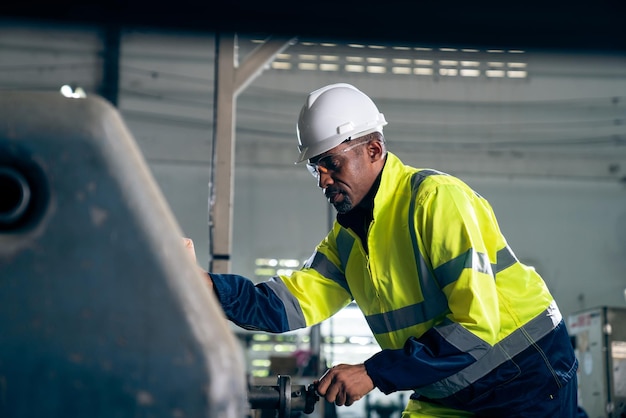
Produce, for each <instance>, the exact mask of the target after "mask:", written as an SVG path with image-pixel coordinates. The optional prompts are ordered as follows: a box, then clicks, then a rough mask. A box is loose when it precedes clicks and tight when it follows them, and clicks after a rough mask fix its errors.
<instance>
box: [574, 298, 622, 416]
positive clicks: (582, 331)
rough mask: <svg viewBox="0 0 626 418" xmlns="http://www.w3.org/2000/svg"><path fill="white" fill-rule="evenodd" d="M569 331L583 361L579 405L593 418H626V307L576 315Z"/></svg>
mask: <svg viewBox="0 0 626 418" xmlns="http://www.w3.org/2000/svg"><path fill="white" fill-rule="evenodd" d="M568 330H569V333H570V335H571V336H572V343H573V345H574V348H575V351H576V357H577V358H578V361H579V367H578V399H579V405H580V406H581V407H582V408H583V409H584V410H585V412H586V413H587V415H589V418H622V417H626V308H611V307H599V308H594V309H589V310H585V311H580V312H576V313H574V314H572V315H570V316H569V319H568Z"/></svg>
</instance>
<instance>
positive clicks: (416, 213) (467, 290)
mask: <svg viewBox="0 0 626 418" xmlns="http://www.w3.org/2000/svg"><path fill="white" fill-rule="evenodd" d="M343 216H344V217H346V216H347V217H349V216H350V213H348V214H346V215H343ZM342 223H343V225H342ZM345 225H346V222H342V217H341V216H339V217H338V220H337V221H336V222H335V223H334V226H333V228H332V230H331V231H330V232H329V234H328V235H327V236H326V237H325V239H324V240H323V241H322V242H321V243H320V244H319V245H318V246H317V248H316V251H315V253H314V254H313V255H312V256H311V258H310V259H309V260H308V261H307V262H306V263H305V265H304V267H303V268H302V269H301V270H299V271H297V272H295V273H293V274H292V275H291V276H280V277H276V278H274V279H272V280H270V281H269V282H266V283H263V284H260V285H257V286H255V289H254V291H252V290H251V289H249V286H250V284H249V283H248V284H247V286H246V285H244V283H243V282H241V280H242V278H239V279H236V278H234V277H233V275H224V276H228V277H217V278H216V277H214V282H215V283H216V290H217V293H218V297H219V298H220V300H221V301H222V304H223V306H224V308H225V311H226V313H227V315H228V316H229V318H230V319H231V320H233V321H234V322H236V323H238V324H240V325H242V326H244V327H247V328H252V329H265V330H268V331H273V332H282V331H286V330H290V329H296V328H300V327H304V326H310V325H313V324H317V323H319V322H321V321H323V320H325V319H327V318H329V317H331V316H332V315H333V314H335V313H336V312H338V311H339V310H340V309H342V308H343V307H345V306H346V305H348V304H349V303H350V302H351V301H353V300H354V301H355V302H356V304H357V305H358V307H359V308H360V309H361V310H362V312H363V313H364V315H365V318H366V320H367V322H368V324H369V326H370V328H371V330H372V332H373V334H374V336H375V338H376V340H377V342H378V343H379V344H380V346H381V348H382V349H383V350H382V351H381V352H380V353H377V354H376V355H374V356H373V357H372V358H370V359H369V360H367V361H366V362H365V365H366V368H367V371H368V374H369V375H370V377H371V378H372V380H373V381H374V383H375V385H376V386H377V387H378V388H379V389H380V390H381V391H383V392H385V393H390V392H393V391H397V390H408V389H412V390H415V392H416V397H421V398H426V399H428V400H436V401H437V402H440V403H442V404H445V405H448V406H451V407H456V408H459V409H464V410H470V411H474V412H485V411H491V412H492V413H493V409H489V408H492V405H494V400H493V399H494V398H495V399H498V401H497V402H496V404H497V405H499V407H502V405H505V406H504V408H505V409H503V411H505V410H510V408H523V407H524V406H525V405H527V402H529V401H531V400H533V399H534V397H536V396H544V395H545V396H550V395H551V394H552V393H555V392H556V391H558V389H559V388H560V387H561V386H562V385H564V384H565V383H566V382H567V381H569V380H570V379H571V378H572V376H574V375H575V370H576V360H575V357H574V353H573V350H572V347H571V344H570V341H569V337H568V335H567V331H566V329H565V325H564V323H563V321H562V318H561V314H560V312H559V310H558V307H557V305H556V303H555V301H554V299H553V297H552V296H551V294H550V292H549V291H548V289H547V287H546V285H545V283H544V281H543V280H542V278H541V277H540V276H539V274H538V273H537V272H536V271H535V270H534V269H533V268H532V267H529V266H526V265H524V264H523V263H521V262H520V261H519V260H518V259H517V258H516V257H515V255H514V253H513V251H512V250H511V249H510V248H509V246H508V245H507V242H506V240H505V238H504V236H503V235H502V233H501V231H500V228H499V226H498V223H497V221H496V217H495V215H494V213H493V210H492V208H491V206H490V205H489V203H488V202H487V201H486V200H485V199H484V198H483V197H481V196H480V195H479V194H477V193H476V192H474V191H473V190H472V189H471V188H470V187H469V186H468V185H466V184H465V183H464V182H462V181H461V180H459V179H458V178H455V177H453V176H450V175H447V174H445V173H441V172H438V171H435V170H420V169H416V168H413V167H409V166H406V165H404V164H403V163H402V162H401V161H400V160H399V159H398V158H397V157H396V156H395V155H394V154H392V153H388V154H387V160H386V163H385V167H384V169H383V171H382V175H381V177H380V184H379V187H378V190H377V192H376V195H375V197H374V209H373V221H371V222H370V224H369V226H368V228H367V245H366V246H364V245H363V243H362V242H361V239H360V238H359V237H358V236H357V234H356V233H355V232H354V231H353V230H352V229H351V228H347V227H345ZM366 248H367V251H366ZM235 283H236V284H235ZM246 289H247V290H246ZM252 294H254V296H253V295H252ZM259 295H262V297H260V296H259ZM235 297H239V298H242V297H243V298H244V299H247V300H252V299H254V300H255V301H254V302H253V303H252V306H255V308H254V309H251V310H248V311H247V312H245V313H243V312H241V311H240V310H239V311H238V310H237V309H235V308H233V307H234V306H235V305H233V303H235V299H234V298H235ZM239 301H241V299H239ZM276 302H278V304H280V308H279V309H278V311H281V312H278V313H273V314H270V312H273V311H276V309H271V307H273V306H276V305H277V303H276ZM240 303H241V302H240ZM237 306H238V305H237ZM249 306H250V305H249ZM529 384H530V385H533V387H532V389H529V388H528V385H529ZM495 388H498V389H495ZM494 390H496V392H497V393H496V392H494ZM481 398H482V400H481ZM488 399H489V400H488ZM511 399H514V400H512V401H510V400H511Z"/></svg>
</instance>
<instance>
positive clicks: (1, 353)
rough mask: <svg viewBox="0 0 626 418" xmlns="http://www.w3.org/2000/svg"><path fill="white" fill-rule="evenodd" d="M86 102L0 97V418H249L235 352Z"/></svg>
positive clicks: (111, 121)
mask: <svg viewBox="0 0 626 418" xmlns="http://www.w3.org/2000/svg"><path fill="white" fill-rule="evenodd" d="M181 236H182V234H181V231H180V230H179V227H178V224H177V222H176V220H175V219H174V217H173V215H172V213H171V212H170V209H169V207H168V206H167V204H166V202H165V200H164V198H163V196H162V195H161V192H160V190H159V188H158V187H157V186H156V183H155V181H154V179H153V178H152V176H151V173H150V171H149V170H148V168H147V165H146V163H145V161H144V160H143V158H142V155H141V153H140V152H139V150H138V148H137V146H136V144H135V142H134V140H133V137H132V135H131V134H130V132H129V131H128V129H127V128H126V126H125V124H124V123H123V121H122V119H121V117H120V116H119V114H118V112H117V111H116V109H115V108H113V107H112V106H111V105H110V104H109V103H108V102H106V101H104V100H102V99H99V98H97V97H92V98H87V99H67V98H64V97H62V96H61V95H60V94H58V93H55V92H50V93H37V92H3V93H2V94H1V95H0V416H3V417H18V418H19V417H63V418H65V417H90V418H97V417H103V418H104V417H106V418H114V417H225V418H240V417H242V416H245V415H246V414H247V411H248V407H249V405H248V401H247V393H246V392H247V387H246V380H245V365H244V360H243V354H242V353H241V348H240V346H239V344H238V343H237V341H236V339H235V337H234V335H232V334H231V331H230V328H229V327H228V324H227V322H226V319H225V318H224V316H223V312H222V311H221V308H220V307H219V304H218V303H217V300H216V299H215V296H214V295H213V294H212V292H211V291H210V289H209V287H208V286H207V284H206V282H205V281H204V277H203V273H202V272H201V271H200V269H199V268H198V266H197V265H196V264H195V263H194V261H193V260H192V258H191V257H190V255H189V254H187V253H186V252H185V249H184V248H183V245H182V240H181Z"/></svg>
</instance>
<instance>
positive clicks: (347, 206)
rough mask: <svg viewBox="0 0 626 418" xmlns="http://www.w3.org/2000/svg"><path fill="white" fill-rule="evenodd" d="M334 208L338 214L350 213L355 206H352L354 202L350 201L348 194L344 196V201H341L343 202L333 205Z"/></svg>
mask: <svg viewBox="0 0 626 418" xmlns="http://www.w3.org/2000/svg"><path fill="white" fill-rule="evenodd" d="M342 194H343V193H342ZM333 206H334V207H335V209H336V210H337V212H338V213H347V212H350V211H351V210H352V208H353V207H354V205H353V204H352V200H351V199H350V196H348V195H347V194H343V199H342V200H341V202H336V203H333Z"/></svg>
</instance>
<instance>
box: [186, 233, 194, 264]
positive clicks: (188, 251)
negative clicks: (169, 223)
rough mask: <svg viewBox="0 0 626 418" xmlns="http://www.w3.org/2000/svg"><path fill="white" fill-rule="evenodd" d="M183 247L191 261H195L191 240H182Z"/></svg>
mask: <svg viewBox="0 0 626 418" xmlns="http://www.w3.org/2000/svg"><path fill="white" fill-rule="evenodd" d="M183 246H184V247H185V249H186V250H187V253H188V254H190V255H191V257H192V258H193V261H196V249H195V248H194V246H193V240H192V239H191V238H183Z"/></svg>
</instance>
